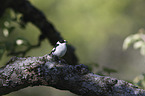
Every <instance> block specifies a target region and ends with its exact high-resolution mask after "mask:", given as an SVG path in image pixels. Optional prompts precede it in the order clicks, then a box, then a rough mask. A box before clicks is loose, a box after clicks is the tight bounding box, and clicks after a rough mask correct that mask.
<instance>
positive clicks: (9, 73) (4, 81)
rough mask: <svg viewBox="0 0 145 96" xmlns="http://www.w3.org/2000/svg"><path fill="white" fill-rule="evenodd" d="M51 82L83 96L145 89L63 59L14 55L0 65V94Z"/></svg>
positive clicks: (138, 93)
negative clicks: (67, 62) (90, 70)
mask: <svg viewBox="0 0 145 96" xmlns="http://www.w3.org/2000/svg"><path fill="white" fill-rule="evenodd" d="M38 85H44V86H52V87H54V88H57V89H61V90H69V91H71V92H73V93H75V94H78V95H82V96H144V95H145V91H144V90H142V89H139V88H137V87H136V86H134V85H132V84H130V83H127V82H125V81H123V80H118V79H116V78H111V77H107V76H99V75H95V74H93V73H91V72H89V70H88V68H87V66H85V65H83V64H80V65H68V64H66V63H65V61H64V60H62V59H58V60H55V58H53V57H51V56H49V55H45V56H42V57H27V58H21V57H13V58H12V59H11V60H10V61H9V62H8V63H7V65H6V66H4V67H2V68H1V69H0V95H5V94H8V93H10V92H13V91H17V90H19V89H22V88H25V87H28V86H38Z"/></svg>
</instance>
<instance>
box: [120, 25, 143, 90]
mask: <svg viewBox="0 0 145 96" xmlns="http://www.w3.org/2000/svg"><path fill="white" fill-rule="evenodd" d="M144 32H145V30H144V29H143V28H142V29H140V30H139V32H138V33H136V34H133V35H129V36H128V37H126V38H125V40H124V43H123V50H126V49H128V47H130V46H131V45H133V48H134V49H140V54H141V55H143V56H145V33H144ZM133 83H134V84H135V85H137V86H139V87H140V88H144V89H145V74H144V73H143V74H141V75H139V76H136V77H135V79H134V80H133Z"/></svg>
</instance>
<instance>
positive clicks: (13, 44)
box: [0, 9, 38, 59]
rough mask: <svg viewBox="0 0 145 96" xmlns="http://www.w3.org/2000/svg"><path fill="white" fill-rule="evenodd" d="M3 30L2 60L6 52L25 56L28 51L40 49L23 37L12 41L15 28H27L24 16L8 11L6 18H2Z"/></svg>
mask: <svg viewBox="0 0 145 96" xmlns="http://www.w3.org/2000/svg"><path fill="white" fill-rule="evenodd" d="M0 26H1V30H2V36H1V38H3V39H1V40H0V59H1V58H2V56H3V54H4V52H5V51H7V52H8V54H7V55H15V56H19V55H22V56H24V55H25V53H26V51H29V50H30V49H31V48H32V47H38V45H35V46H32V45H31V44H30V42H29V41H28V40H27V39H26V38H25V37H23V36H21V37H20V36H17V37H16V38H15V39H12V40H10V39H9V38H10V37H13V36H12V35H11V34H12V33H13V32H14V31H15V29H17V28H16V27H15V26H19V27H20V29H23V28H25V22H24V21H23V16H22V14H20V13H17V12H15V11H13V10H10V9H9V10H7V11H6V13H5V14H4V16H3V17H2V18H1V23H0Z"/></svg>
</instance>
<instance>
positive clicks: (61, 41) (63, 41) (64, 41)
mask: <svg viewBox="0 0 145 96" xmlns="http://www.w3.org/2000/svg"><path fill="white" fill-rule="evenodd" d="M58 43H67V41H66V40H59V41H58Z"/></svg>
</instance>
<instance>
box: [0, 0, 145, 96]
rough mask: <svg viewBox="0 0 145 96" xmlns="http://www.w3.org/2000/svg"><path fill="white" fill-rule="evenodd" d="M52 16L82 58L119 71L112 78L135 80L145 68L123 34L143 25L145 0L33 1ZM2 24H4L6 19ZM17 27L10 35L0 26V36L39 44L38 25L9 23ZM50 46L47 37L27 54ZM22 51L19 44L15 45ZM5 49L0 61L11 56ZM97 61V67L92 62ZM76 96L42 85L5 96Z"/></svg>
mask: <svg viewBox="0 0 145 96" xmlns="http://www.w3.org/2000/svg"><path fill="white" fill-rule="evenodd" d="M29 1H30V2H31V3H32V5H34V6H35V7H37V8H38V9H40V10H41V11H42V12H43V13H44V14H45V16H46V17H47V19H48V20H49V21H51V22H52V23H53V24H54V26H55V28H56V29H57V30H58V31H59V32H60V33H61V35H62V37H63V38H64V39H66V40H67V41H68V43H69V44H72V45H73V46H74V47H75V48H76V54H77V56H78V58H79V63H82V64H85V65H88V66H89V67H91V69H92V71H93V72H94V73H102V72H103V70H104V68H110V69H114V70H116V71H117V72H115V73H111V74H108V75H109V76H111V77H115V78H118V79H123V80H127V81H132V80H133V79H134V78H135V77H136V76H138V75H140V74H142V73H144V72H145V70H144V68H145V60H144V57H143V56H142V55H141V54H140V53H139V50H134V49H133V48H132V47H130V48H129V49H128V50H126V51H123V50H122V45H123V41H124V39H125V38H126V37H127V36H129V35H130V34H134V33H137V32H138V30H139V29H141V28H145V12H144V9H145V1H144V0H121V1H117V0H29ZM6 17H7V15H6V16H5V18H4V17H3V18H1V20H0V23H1V25H2V23H3V20H5V19H6ZM11 25H13V26H15V27H16V28H15V29H14V31H13V32H12V33H10V34H9V36H8V37H6V36H4V35H3V31H2V29H0V41H14V40H16V39H17V38H25V39H27V40H28V41H29V42H30V43H31V44H32V45H33V44H37V40H38V36H39V35H40V32H39V29H37V27H35V26H34V25H33V24H31V23H28V24H27V26H26V27H25V29H22V28H21V27H20V26H19V25H18V24H16V23H11ZM51 49H52V46H51V45H50V43H49V42H48V41H47V40H44V41H43V42H42V45H41V46H40V47H39V48H36V49H32V50H31V51H29V52H28V53H27V54H26V56H43V55H45V54H48V53H49V52H50V51H51ZM17 50H19V49H17ZM7 53H8V52H7V51H5V52H4V55H3V56H2V58H1V60H0V66H3V65H5V63H6V62H7V61H8V60H9V59H10V58H11V56H7ZM94 66H96V67H94ZM34 95H35V96H40V95H41V96H76V95H75V94H73V93H70V92H68V91H62V90H57V89H55V88H51V87H45V86H38V87H29V88H25V89H22V90H20V91H17V92H13V93H10V94H8V95H5V96H34Z"/></svg>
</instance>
